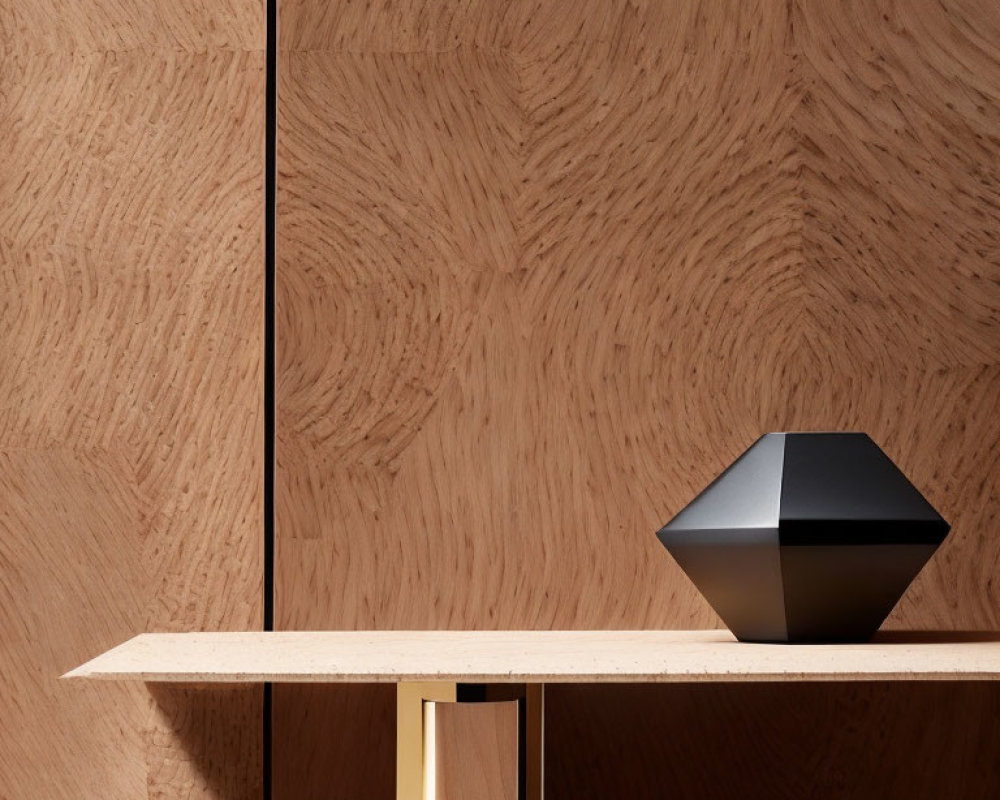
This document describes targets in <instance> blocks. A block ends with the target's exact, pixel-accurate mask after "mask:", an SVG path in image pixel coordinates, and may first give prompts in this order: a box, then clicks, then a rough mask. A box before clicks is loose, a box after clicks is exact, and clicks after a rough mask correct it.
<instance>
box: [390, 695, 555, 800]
mask: <svg viewBox="0 0 1000 800" xmlns="http://www.w3.org/2000/svg"><path fill="white" fill-rule="evenodd" d="M505 701H516V702H517V717H518V726H517V729H518V733H517V739H518V741H517V752H518V759H517V762H518V763H517V773H518V775H517V798H518V800H542V795H543V786H544V779H545V776H544V767H543V748H544V716H545V715H544V701H545V696H544V686H543V685H542V684H468V683H444V682H415V681H404V682H402V683H400V684H399V685H398V687H397V690H396V800H438V776H437V764H438V759H437V753H436V752H435V743H436V740H437V732H436V724H437V720H436V715H435V710H436V706H437V704H438V703H484V702H486V703H488V702H505Z"/></svg>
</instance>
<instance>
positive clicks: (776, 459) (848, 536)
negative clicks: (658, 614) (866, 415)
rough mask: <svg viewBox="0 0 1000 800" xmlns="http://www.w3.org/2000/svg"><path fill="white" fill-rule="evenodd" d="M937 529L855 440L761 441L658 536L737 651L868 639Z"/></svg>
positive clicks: (942, 532)
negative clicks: (748, 645)
mask: <svg viewBox="0 0 1000 800" xmlns="http://www.w3.org/2000/svg"><path fill="white" fill-rule="evenodd" d="M948 528H949V526H948V523H947V522H945V521H944V520H943V519H942V518H941V515H940V514H938V513H937V511H935V510H934V508H933V507H932V506H931V505H930V503H928V502H927V500H926V499H925V498H924V497H923V495H921V494H920V492H919V491H917V489H916V488H915V487H914V486H913V484H911V483H910V482H909V481H908V480H907V479H906V476H905V475H903V473H902V472H900V471H899V469H898V468H897V467H896V465H895V464H893V463H892V461H891V460H890V459H889V457H888V456H887V455H886V454H885V453H883V452H882V450H881V449H880V448H879V446H878V445H877V444H875V442H873V441H872V440H871V439H870V438H869V437H868V435H867V434H864V433H768V434H765V435H764V436H762V437H761V438H760V439H758V440H757V441H756V442H755V443H754V444H753V445H752V446H751V447H750V449H749V450H747V451H746V452H745V453H744V454H743V455H742V456H740V457H739V458H738V459H737V460H736V461H735V462H734V463H733V464H732V466H730V467H729V468H728V469H727V470H726V471H725V472H723V473H722V474H721V475H720V476H719V477H718V478H716V479H715V480H714V481H713V482H712V483H711V484H710V485H709V486H708V488H706V489H705V490H704V491H703V492H702V493H701V494H699V495H698V496H697V497H696V498H695V499H694V500H692V501H691V503H690V504H689V505H688V506H687V507H685V508H684V509H683V510H682V511H681V512H680V513H679V514H678V515H677V516H676V517H674V518H673V519H672V520H671V521H670V522H669V523H668V524H667V525H666V526H665V527H664V528H662V529H661V530H660V531H659V533H658V534H657V535H658V536H659V538H660V541H661V542H663V545H664V546H665V547H666V548H667V550H669V551H670V554H671V555H672V556H673V557H674V558H675V559H676V560H677V563H678V564H679V565H680V566H681V568H682V569H683V570H684V572H685V573H686V574H687V575H688V577H689V578H691V580H692V581H693V582H694V584H695V586H697V587H698V589H699V591H701V593H702V594H703V595H704V596H705V599H706V600H708V602H709V603H710V604H711V606H712V608H714V609H715V611H716V613H718V615H719V616H720V617H722V620H723V622H725V623H726V625H727V626H728V627H729V629H730V630H731V631H732V632H733V633H734V634H735V635H736V637H737V638H738V639H740V640H742V641H758V642H807V641H814V642H815V641H863V640H866V639H869V638H870V637H871V636H872V634H873V633H875V631H876V630H878V627H879V625H881V624H882V621H883V620H884V619H885V618H886V616H888V614H889V612H890V611H892V608H893V606H894V605H895V604H896V602H897V601H898V600H899V598H900V597H901V596H902V594H903V592H904V591H906V587H907V586H909V584H910V582H911V581H912V580H913V579H914V578H915V577H916V575H917V573H918V572H920V569H921V568H922V567H923V566H924V564H925V563H927V560H928V559H929V558H930V557H931V555H932V554H933V553H934V551H935V550H936V549H937V548H938V546H939V545H940V544H941V542H942V541H944V538H945V536H946V535H947V534H948Z"/></svg>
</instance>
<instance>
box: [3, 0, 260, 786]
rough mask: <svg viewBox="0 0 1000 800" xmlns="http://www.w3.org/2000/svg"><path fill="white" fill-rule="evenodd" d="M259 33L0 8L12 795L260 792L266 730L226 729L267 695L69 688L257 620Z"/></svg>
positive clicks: (237, 4)
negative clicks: (138, 642)
mask: <svg viewBox="0 0 1000 800" xmlns="http://www.w3.org/2000/svg"><path fill="white" fill-rule="evenodd" d="M263 34H264V30H263V7H262V5H261V4H260V3H259V2H256V0H233V1H232V2H228V3H217V4H210V5H205V4H202V3H194V2H181V3H174V2H169V3H155V4H151V3H148V2H123V3H114V4H107V3H105V4H92V3H80V2H59V3H54V2H53V3H50V2H34V0H32V2H21V0H3V2H0V49H2V52H3V58H2V59H0V96H2V98H3V102H2V103H0V137H2V142H3V150H4V156H3V159H2V163H0V196H2V197H3V198H4V203H3V205H2V208H0V598H2V600H0V643H2V644H0V674H2V675H3V681H2V687H0V693H2V695H0V705H2V707H3V709H4V713H3V714H2V715H0V797H4V798H7V797H10V798H14V797H34V798H45V800H48V799H49V798H64V797H65V798H79V797H114V798H119V797H120V798H134V797H137V796H145V795H146V794H147V793H148V794H149V796H156V797H219V796H223V795H225V796H226V797H253V796H255V795H257V794H259V790H260V749H259V748H260V743H259V737H260V731H259V726H250V727H249V728H248V729H247V732H246V733H245V734H244V738H243V739H239V740H236V741H238V743H237V745H236V746H230V745H232V744H233V742H232V741H228V742H227V743H226V744H224V743H223V742H222V741H221V740H217V739H216V738H214V737H215V736H216V735H220V734H221V732H222V731H225V730H230V729H228V728H227V727H226V726H225V725H222V724H221V720H222V719H223V718H227V717H230V716H231V717H232V718H233V719H242V720H244V721H246V720H247V719H259V714H260V692H259V690H257V691H254V692H250V693H248V692H243V693H226V692H219V693H214V694H213V693H206V694H203V695H197V696H195V695H176V696H173V698H172V700H171V701H170V702H169V703H166V705H164V701H163V699H162V698H161V700H160V701H154V699H153V698H151V697H150V695H149V694H148V693H147V692H146V691H145V690H144V689H143V688H142V687H141V686H135V687H125V686H113V685H107V686H96V685H83V684H79V683H72V684H69V683H60V682H59V681H58V680H57V678H58V676H59V675H60V674H61V673H62V672H64V671H66V670H67V669H69V668H71V667H73V666H75V665H77V664H79V663H80V662H82V661H83V660H85V659H87V658H90V657H92V656H93V655H95V654H97V653H99V652H100V651H102V650H103V649H106V648H108V647H110V646H113V645H114V644H116V643H117V642H120V641H121V640H122V639H124V638H127V637H129V636H131V635H133V634H135V633H138V632H140V631H142V630H148V629H161V630H187V629H199V628H207V629H213V628H217V629H224V628H235V629H246V628H250V629H253V628H259V627H260V625H261V621H262V620H261V606H262V602H261V569H262V564H261V543H262V530H261V508H260V506H261V485H262V466H263V465H262V437H261V430H262V389H263V377H262V369H261V354H262V352H263V338H262V332H263V318H262V292H263V246H262V245H263V234H262V221H263V104H264V99H263V90H264V52H263ZM213 715H215V716H213ZM195 719H198V720H203V721H205V724H204V726H202V725H201V724H200V723H193V722H191V720H195ZM209 720H215V722H213V723H212V724H208V721H209ZM192 727H204V728H205V729H206V730H207V731H210V733H206V735H205V736H203V737H202V738H200V739H199V737H198V736H193V737H192V736H185V735H182V732H183V731H184V730H189V729H190V728H192ZM199 736H200V734H199ZM191 742H195V743H198V742H201V744H203V745H204V747H205V748H206V749H207V751H208V752H205V753H199V752H191V750H190V748H191V747H194V745H191ZM196 749H197V748H195V750H196ZM223 752H225V753H226V755H225V758H223V755H222V754H223ZM206 764H207V766H206ZM237 775H238V778H236V777H234V776H237ZM221 787H225V788H224V789H223V788H221Z"/></svg>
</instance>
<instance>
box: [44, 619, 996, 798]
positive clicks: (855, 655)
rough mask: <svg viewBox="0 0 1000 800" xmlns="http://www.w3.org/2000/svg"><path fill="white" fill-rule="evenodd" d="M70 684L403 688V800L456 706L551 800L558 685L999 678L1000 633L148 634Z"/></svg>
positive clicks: (434, 752) (81, 670)
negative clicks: (550, 706)
mask: <svg viewBox="0 0 1000 800" xmlns="http://www.w3.org/2000/svg"><path fill="white" fill-rule="evenodd" d="M63 677H65V678H87V679H101V680H141V681H147V682H160V681H186V682H194V683H206V682H220V683H246V682H264V681H267V682H273V683H293V682H314V683H385V682H390V683H395V684H397V733H396V737H397V738H396V747H397V750H396V772H397V780H396V786H397V795H396V796H397V800H431V798H435V797H437V796H438V784H439V780H440V779H441V777H442V776H441V774H440V773H441V769H442V763H441V760H440V754H439V752H438V750H439V747H438V742H439V741H440V739H439V730H438V728H439V725H440V724H441V721H442V719H445V718H447V715H448V713H449V707H452V706H451V704H459V705H462V706H464V707H465V708H466V709H468V710H469V711H471V712H472V715H471V719H479V720H480V722H481V724H483V725H488V726H492V727H493V728H495V730H496V732H497V738H496V742H497V749H498V750H505V751H506V755H503V757H501V758H499V761H498V763H499V764H500V766H499V767H498V768H497V769H495V770H492V771H491V772H490V774H491V775H495V776H496V781H495V783H496V784H497V785H496V787H495V791H493V790H491V792H490V794H491V796H492V797H517V798H527V799H529V800H540V798H541V796H542V791H543V783H544V761H543V739H544V731H543V726H544V713H543V707H544V702H543V701H544V697H543V692H544V686H545V684H547V683H567V682H569V683H574V682H575V683H607V682H618V683H681V682H738V681H773V682H792V681H862V680H863V681H902V680H924V681H945V680H998V679H1000V634H994V633H988V632H984V633H946V632H939V633H919V632H912V633H911V632H889V633H884V634H881V635H879V636H878V637H876V639H875V641H873V642H872V643H868V644H812V645H787V644H748V643H741V642H737V641H736V640H735V639H734V638H733V636H732V635H731V634H730V633H729V632H728V631H724V630H707V631H324V632H291V631H287V632H268V633H259V632H258V633H145V634H141V635H139V636H136V637H135V638H133V639H130V640H128V641H127V642H125V643H124V644H121V645H119V646H118V647H115V648H113V649H112V650H109V651H107V652H106V653H104V654H102V655H100V656H98V657H97V658H94V659H93V660H91V661H88V662H87V663H86V664H83V665H82V666H80V667H78V668H77V669H75V670H72V671H71V672H69V673H67V674H66V675H64V676H63ZM442 704H446V705H442ZM465 704H476V705H467V706H466V705H465ZM477 713H478V714H479V716H478V717H477V716H476V715H477ZM442 715H444V716H442ZM467 723H468V719H467V720H466V722H465V724H467ZM454 738H455V737H454V736H452V739H453V740H454ZM452 743H453V742H452ZM501 755H502V754H501ZM444 766H445V768H446V769H450V768H452V767H453V766H454V762H450V763H449V762H445V765H444ZM474 768H475V767H474Z"/></svg>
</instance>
